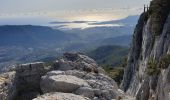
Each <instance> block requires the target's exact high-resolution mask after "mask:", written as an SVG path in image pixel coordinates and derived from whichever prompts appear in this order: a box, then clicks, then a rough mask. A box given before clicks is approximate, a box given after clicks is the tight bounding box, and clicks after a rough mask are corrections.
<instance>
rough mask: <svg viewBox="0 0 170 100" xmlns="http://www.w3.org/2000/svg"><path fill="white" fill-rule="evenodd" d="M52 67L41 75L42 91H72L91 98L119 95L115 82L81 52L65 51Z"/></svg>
mask: <svg viewBox="0 0 170 100" xmlns="http://www.w3.org/2000/svg"><path fill="white" fill-rule="evenodd" d="M52 69H53V70H52V71H49V72H48V73H47V74H46V75H44V76H43V77H42V80H41V83H40V84H41V90H42V92H43V93H49V94H50V93H51V92H62V93H73V94H76V95H81V96H83V97H87V98H90V99H91V100H111V99H116V98H118V97H119V96H121V93H119V91H118V86H117V84H116V82H115V81H114V80H112V79H111V78H110V77H108V76H107V75H105V74H104V71H103V69H102V68H101V67H99V66H98V65H97V64H96V62H95V61H94V60H93V59H91V58H89V57H87V56H85V55H83V54H77V53H66V54H64V57H63V58H62V59H59V60H57V61H56V62H55V64H54V65H53V66H52ZM61 100H65V99H61Z"/></svg>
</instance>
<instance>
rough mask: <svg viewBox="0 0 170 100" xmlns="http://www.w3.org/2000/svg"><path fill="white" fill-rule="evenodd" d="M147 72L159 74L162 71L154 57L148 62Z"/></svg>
mask: <svg viewBox="0 0 170 100" xmlns="http://www.w3.org/2000/svg"><path fill="white" fill-rule="evenodd" d="M146 71H147V74H148V75H157V74H159V72H160V69H159V68H158V67H157V62H156V60H154V59H150V60H149V61H148V64H147V70H146Z"/></svg>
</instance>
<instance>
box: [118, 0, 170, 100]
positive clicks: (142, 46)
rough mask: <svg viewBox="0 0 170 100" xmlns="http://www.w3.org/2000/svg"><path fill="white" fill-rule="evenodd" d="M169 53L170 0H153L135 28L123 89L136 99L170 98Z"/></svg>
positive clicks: (167, 99) (158, 99)
mask: <svg viewBox="0 0 170 100" xmlns="http://www.w3.org/2000/svg"><path fill="white" fill-rule="evenodd" d="M155 7H156V9H155ZM169 55H170V1H169V0H153V1H152V3H151V7H150V10H149V11H148V12H145V13H143V14H142V15H141V17H140V19H139V22H138V24H137V26H136V29H135V31H134V35H133V41H132V45H131V50H130V53H129V56H128V64H127V66H126V69H125V74H124V78H123V81H122V84H121V88H122V89H123V90H124V91H125V92H127V93H128V94H130V95H132V96H134V97H136V100H170V95H169V93H170V92H169V89H170V86H169V85H170V83H169V78H170V76H168V74H169V67H170V66H169V65H170V56H169Z"/></svg>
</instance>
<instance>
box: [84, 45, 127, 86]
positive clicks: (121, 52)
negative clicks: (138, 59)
mask: <svg viewBox="0 0 170 100" xmlns="http://www.w3.org/2000/svg"><path fill="white" fill-rule="evenodd" d="M128 51H129V49H128V48H127V47H121V46H102V47H99V48H97V49H95V50H93V51H91V52H89V53H87V55H88V56H89V57H91V58H93V59H94V60H95V61H97V63H98V64H99V65H100V66H102V67H103V68H104V70H105V71H106V72H107V73H108V75H109V76H110V77H111V78H112V79H114V80H115V81H116V82H117V83H118V84H120V83H121V81H122V79H123V74H124V67H125V66H126V65H127V59H125V58H126V56H127V54H128Z"/></svg>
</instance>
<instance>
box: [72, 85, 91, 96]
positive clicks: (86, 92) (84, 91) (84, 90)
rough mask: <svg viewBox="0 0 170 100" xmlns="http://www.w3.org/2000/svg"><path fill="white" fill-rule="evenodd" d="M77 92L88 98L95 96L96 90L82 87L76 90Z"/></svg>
mask: <svg viewBox="0 0 170 100" xmlns="http://www.w3.org/2000/svg"><path fill="white" fill-rule="evenodd" d="M75 94H77V95H82V96H84V97H88V98H94V91H93V89H92V88H90V87H80V88H79V89H77V90H76V92H75Z"/></svg>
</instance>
